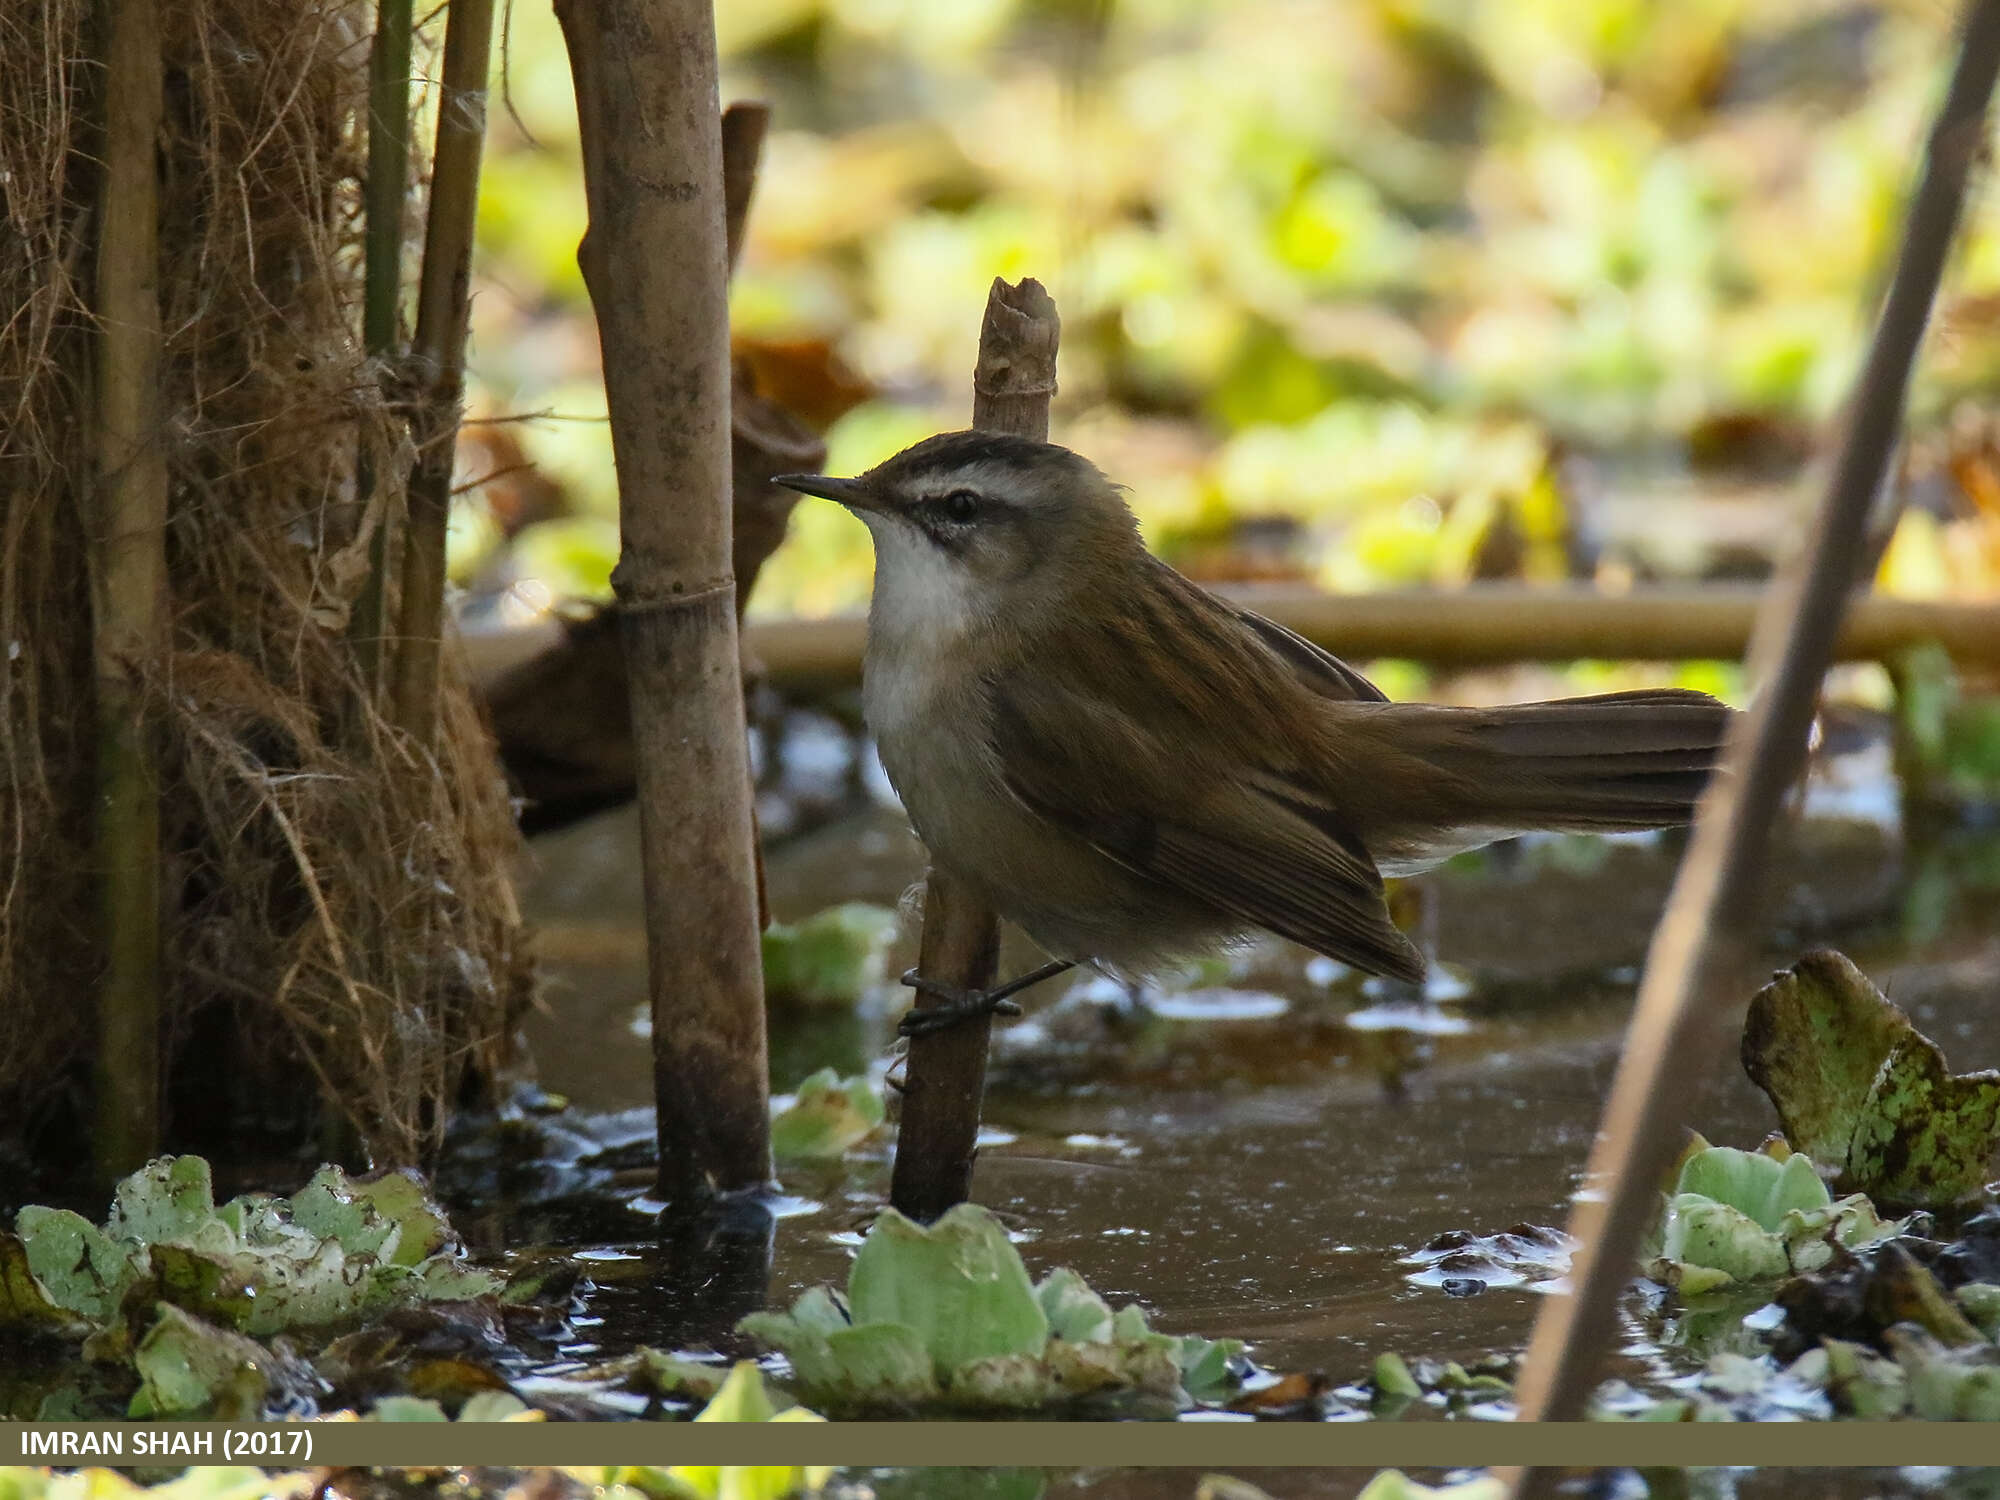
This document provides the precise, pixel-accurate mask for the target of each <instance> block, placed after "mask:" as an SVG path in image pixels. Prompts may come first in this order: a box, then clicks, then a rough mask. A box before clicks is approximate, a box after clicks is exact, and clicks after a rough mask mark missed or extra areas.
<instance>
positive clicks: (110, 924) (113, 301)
mask: <svg viewBox="0 0 2000 1500" xmlns="http://www.w3.org/2000/svg"><path fill="white" fill-rule="evenodd" d="M100 15H101V17H102V24H103V27H104V30H103V33H102V37H101V40H102V46H103V56H104V101H105V131H104V176H103V185H102V190H101V194H100V197H99V202H98V218H97V268H96V302H97V309H96V310H97V323H98V341H97V431H96V434H95V439H96V450H97V455H96V456H97V480H98V494H97V511H96V514H95V516H94V517H93V526H92V535H91V568H90V581H91V615H92V619H93V621H94V624H95V634H94V640H93V651H94V655H95V659H96V674H97V729H98V737H97V785H98V798H97V859H98V882H99V884H98V911H99V920H100V923H101V932H102V938H103V943H104V973H103V977H102V979H101V980H100V982H99V986H98V995H97V1005H98V1035H97V1057H96V1084H97V1100H96V1109H97V1116H96V1128H95V1136H94V1139H93V1141H92V1146H93V1152H94V1159H95V1165H96V1170H97V1174H98V1176H99V1178H100V1179H102V1180H104V1181H115V1180H116V1179H117V1178H118V1177H120V1176H122V1175H124V1174H125V1173H126V1172H129V1171H131V1170H132V1169H133V1168H135V1167H137V1166H140V1165H142V1164H143V1163H144V1162H145V1161H146V1160H147V1159H148V1158H149V1157H151V1156H152V1155H153V1154H154V1153H155V1152H156V1151H157V1150H158V1149H159V1143H160V799H159V791H160V789H159V768H158V764H157V757H156V752H155V747H154V744H153V737H152V734H151V731H150V728H149V725H148V720H147V714H146V709H145V697H146V692H147V688H148V684H149V682H150V680H151V679H152V678H153V677H154V675H155V673H156V672H157V670H158V668H159V666H160V664H161V662H162V661H163V659H164V657H165V654H166V650H167V637H168V631H169V620H168V611H167V554H166V525H167V458H166V450H165V448H164V447H162V445H161V442H160V425H161V403H160V367H161V362H162V361H161V348H162V342H161V331H160V258H159V178H158V168H157V166H156V164H155V153H156V150H157V147H158V142H159V137H160V130H161V127H162V123H163V117H164V113H165V108H166V105H165V69H164V64H163V62H162V60H161V55H160V19H159V14H158V12H157V10H156V8H155V4H154V0H110V3H108V4H106V5H105V6H104V7H103V9H102V11H101V12H100Z"/></svg>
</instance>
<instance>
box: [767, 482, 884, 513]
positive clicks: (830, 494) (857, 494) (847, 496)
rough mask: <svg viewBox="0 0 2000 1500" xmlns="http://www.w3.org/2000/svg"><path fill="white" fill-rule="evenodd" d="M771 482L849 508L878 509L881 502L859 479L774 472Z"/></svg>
mask: <svg viewBox="0 0 2000 1500" xmlns="http://www.w3.org/2000/svg"><path fill="white" fill-rule="evenodd" d="M771 483H773V484H781V485H783V486H784V487H785V488H786V489H788V490H797V491H798V492H799V493H800V494H801V495H817V496H819V497H820V499H822V500H831V501H834V502H835V503H836V504H839V505H844V506H846V507H847V508H848V509H849V510H880V509H881V508H882V502H881V501H879V500H877V499H876V498H875V496H874V494H873V493H872V492H871V491H870V490H869V488H868V486H867V485H866V484H864V483H863V482H862V481H861V480H859V479H836V478H834V477H833V476H832V475H831V474H775V475H773V476H772V477H771Z"/></svg>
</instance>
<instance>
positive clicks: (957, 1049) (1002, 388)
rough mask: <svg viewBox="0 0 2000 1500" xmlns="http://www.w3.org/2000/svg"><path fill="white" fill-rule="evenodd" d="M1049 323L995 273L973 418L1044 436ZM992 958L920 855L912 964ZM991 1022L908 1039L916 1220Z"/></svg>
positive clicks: (950, 974) (1030, 289)
mask: <svg viewBox="0 0 2000 1500" xmlns="http://www.w3.org/2000/svg"><path fill="white" fill-rule="evenodd" d="M1061 332H1062V324H1061V321H1060V320H1059V319H1058V318H1057V316H1056V305H1055V302H1054V300H1053V299H1052V298H1050V296H1049V294H1048V293H1047V292H1046V291H1045V290H1043V288H1042V284H1041V283H1040V282H1038V281H1035V280H1034V279H1032V278H1023V279H1022V281H1021V282H1020V284H1019V285H1017V286H1009V285H1008V284H1007V283H1006V282H1004V281H1001V280H999V279H998V278H995V280H994V282H993V289H992V291H991V292H990V293H988V295H987V299H986V317H985V320H984V322H983V323H982V325H981V327H980V330H979V363H978V364H977V366H976V367H975V368H974V370H973V376H972V392H973V395H972V425H973V426H974V427H979V428H984V429H985V430H987V431H989V432H1011V433H1016V434H1018V435H1020V436H1022V437H1031V438H1036V439H1040V440H1043V441H1046V440H1047V438H1048V435H1049V398H1050V397H1051V396H1053V395H1054V394H1055V389H1056V345H1057V343H1058V341H1059V339H1060V336H1061ZM999 957H1000V922H999V918H997V917H996V916H995V915H994V914H993V913H992V912H991V911H990V910H988V909H987V908H986V907H985V906H984V905H983V904H982V903H981V902H980V901H979V900H978V899H977V898H976V897H975V896H974V895H973V894H972V893H971V892H970V891H969V890H967V889H966V887H965V886H963V885H961V884H960V883H959V882H958V881H956V880H954V879H953V878H952V877H951V876H950V875H948V874H946V873H945V872H944V871H943V870H940V869H938V868H937V867H936V866H932V867H931V870H930V872H929V874H928V875H927V877H926V879H925V886H924V934H923V941H922V945H921V947H920V949H919V952H918V958H917V968H918V971H919V972H920V973H922V974H923V975H924V976H925V977H926V978H930V979H935V980H938V981H940V982H942V983H944V984H948V985H954V986H957V987H959V988H961V989H985V988H987V987H988V986H990V985H991V984H992V983H993V979H994V968H995V965H996V964H997V963H998V962H999ZM938 1003H940V1002H938V1001H937V1000H936V999H934V998H932V997H929V996H925V995H921V994H920V995H919V997H918V1000H917V1005H918V1006H919V1007H920V1008H922V1007H927V1006H931V1005H935V1004H938ZM992 1030H993V1021H992V1017H990V1016H981V1017H979V1018H978V1019H977V1020H973V1021H968V1022H965V1023H964V1024H962V1025H958V1026H953V1027H951V1028H950V1029H949V1030H946V1031H941V1032H937V1033H934V1034H932V1035H929V1036H920V1037H917V1038H915V1039H913V1040H912V1041H911V1043H910V1056H909V1064H908V1067H907V1068H906V1069H905V1082H904V1086H903V1110H902V1120H901V1123H900V1125H899V1126H898V1128H897V1132H896V1163H895V1167H894V1169H893V1171H892V1173H891V1178H890V1186H889V1201H890V1203H891V1204H893V1205H894V1206H895V1208H896V1210H897V1211H898V1212H900V1213H902V1214H905V1215H907V1216H908V1217H910V1218H912V1219H916V1220H918V1221H919V1222H923V1223H928V1222H929V1221H930V1220H932V1219H935V1218H937V1217H938V1216H939V1215H940V1214H942V1213H944V1212H945V1211H946V1210H947V1209H949V1208H951V1207H952V1205H954V1204H957V1203H963V1202H965V1201H966V1199H967V1198H969V1197H970V1196H971V1194H972V1164H973V1158H974V1156H975V1154H976V1148H977V1144H978V1137H979V1104H980V1098H981V1096H982V1095H983V1094H984V1093H985V1090H986V1048H987V1043H988V1040H989V1038H990V1035H991V1032H992Z"/></svg>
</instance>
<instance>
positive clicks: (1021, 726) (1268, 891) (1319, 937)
mask: <svg viewBox="0 0 2000 1500" xmlns="http://www.w3.org/2000/svg"><path fill="white" fill-rule="evenodd" d="M989 691H990V694H991V705H992V721H991V722H992V733H993V736H994V742H995V749H996V750H997V751H998V758H999V761H1000V764H1001V766H1002V767H1003V768H1004V770H1003V777H1004V780H1005V782H1006V785H1007V788H1008V790H1009V791H1010V792H1011V793H1012V794H1013V795H1014V796H1015V797H1017V798H1018V799H1020V801H1021V803H1022V805H1023V806H1025V807H1026V808H1028V809H1029V810H1030V811H1031V812H1033V813H1035V814H1036V815H1037V816H1039V817H1042V818H1045V819H1047V820H1048V821H1049V822H1051V823H1053V824H1055V825H1056V826H1057V827H1059V828H1062V829H1064V830H1066V831H1067V832H1069V833H1072V834H1074V835H1076V836H1077V837H1079V838H1081V839H1083V840H1085V841H1086V842H1087V843H1089V844H1090V845H1091V846H1092V847H1093V848H1095V849H1097V850H1098V851H1099V852H1100V853H1102V854H1104V855H1105V856H1106V857H1107V858H1109V859H1112V860H1115V861H1117V862H1118V863H1119V864H1121V865H1123V866H1124V867H1125V868H1127V869H1128V870H1131V871H1133V872H1134V873H1135V874H1139V875H1143V876H1145V877H1147V878H1149V879H1152V880H1157V881H1160V882H1161V883H1163V884H1165V885H1168V886H1171V887H1173V888H1174V889H1176V890H1178V891H1181V892H1183V893H1184V894H1186V895H1189V896H1192V897H1194V898H1195V899H1196V900H1198V901H1200V902H1202V903H1204V904H1206V905H1208V906H1212V907H1214V908H1215V909H1216V910H1218V911H1220V912H1223V913H1226V914H1227V915H1229V916H1231V917H1234V918H1236V919H1237V920H1239V921H1241V922H1242V923H1243V924H1244V925H1245V926H1246V927H1248V926H1256V927H1263V928H1266V929H1268V930H1269V931H1271V932H1275V933H1277V934H1278V935H1279V936H1280V937H1285V938H1290V939H1291V940H1292V941H1293V942H1296V943H1303V944H1304V945H1305V946H1306V947H1308V948H1311V949H1313V950H1314V951H1315V952H1319V953H1324V954H1326V955H1328V956H1329V957H1331V958H1337V959H1339V960H1340V961H1341V962H1343V963H1347V964H1352V965H1354V966H1355V967H1357V968H1361V969H1365V970H1368V971H1369V972H1371V973H1376V974H1391V975H1394V976H1396V977H1397V978H1400V979H1410V980H1417V979H1421V978H1422V977H1423V973H1424V963H1423V959H1422V957H1421V956H1420V955H1419V954H1418V952H1417V950H1416V949H1415V948H1414V947H1413V946H1411V944H1410V941H1409V939H1407V938H1406V937H1404V936H1403V934H1402V933H1401V932H1399V931H1397V930H1396V926H1395V924H1394V923H1393V922H1391V921H1390V920H1389V911H1388V907H1387V906H1386V904H1385V903H1384V901H1383V897H1382V878H1381V876H1380V875H1379V874H1378V873H1377V872H1376V869H1375V865H1374V863H1373V861H1372V860H1370V859H1369V857H1368V854H1367V851H1366V850H1364V849H1363V848H1362V847H1361V846H1360V845H1359V844H1358V843H1357V842H1355V841H1354V840H1352V839H1350V838H1344V837H1341V836H1340V834H1339V833H1338V831H1337V829H1335V828H1333V827H1332V826H1331V825H1323V824H1321V823H1318V822H1315V821H1313V820H1311V819H1309V818H1308V817H1307V816H1304V815H1302V810H1301V809H1299V808H1297V807H1295V806H1294V805H1293V804H1292V802H1291V800H1290V799H1289V798H1288V797H1286V796H1284V795H1282V791H1283V789H1284V785H1285V784H1284V783H1283V782H1282V780H1281V779H1278V778H1275V777H1270V776H1268V774H1267V773H1263V772H1258V771H1251V772H1250V773H1249V774H1248V775H1246V776H1241V777H1228V778H1225V779H1223V780H1220V781H1217V780H1215V779H1214V778H1213V777H1212V776H1209V777H1206V778H1205V777H1204V772H1205V771H1209V772H1212V771H1214V770H1215V769H1216V768H1214V767H1212V766H1210V767H1202V766H1200V765H1197V764H1190V765H1189V766H1188V767H1187V770H1186V773H1185V775H1184V776H1183V777H1182V778H1178V779H1176V780H1175V781H1174V782H1173V783H1171V784H1161V782H1160V781H1159V779H1158V777H1157V775H1156V774H1155V775H1149V774H1148V770H1147V768H1146V767H1145V766H1144V765H1143V764H1141V763H1137V762H1131V763H1130V769H1131V773H1132V774H1130V775H1127V776H1120V777H1118V778H1116V779H1111V778H1106V777H1105V776H1104V775H1103V774H1102V773H1101V771H1100V772H1096V773H1090V772H1086V771H1085V770H1084V769H1083V768H1082V767H1081V766H1080V765H1079V764H1078V761H1079V757H1080V756H1081V755H1083V754H1088V753H1089V746H1088V739H1087V737H1088V736H1089V735H1090V734H1091V733H1092V731H1091V730H1090V729H1089V728H1087V727H1085V726H1089V725H1092V724H1095V725H1096V732H1097V733H1098V734H1101V735H1103V736H1104V737H1105V738H1106V741H1107V744H1106V755H1107V758H1108V759H1111V760H1112V761H1113V763H1116V764H1120V766H1121V770H1122V769H1125V768H1126V765H1127V762H1125V761H1122V760H1120V759H1119V757H1118V754H1117V747H1118V745H1119V744H1120V743H1128V744H1129V743H1130V739H1129V736H1130V735H1131V734H1132V733H1133V732H1134V731H1130V730H1126V729H1124V728H1123V727H1122V726H1120V727H1115V728H1114V727H1112V726H1109V725H1107V724H1106V723H1105V717H1106V715H1107V713H1108V712H1111V711H1110V710H1107V708H1106V706H1105V705H1104V704H1103V703H1101V702H1096V703H1091V702H1085V701H1083V700H1080V699H1077V698H1074V697H1073V696H1067V695H1065V694H1064V693H1063V691H1062V689H1061V687H1060V684H1059V681H1058V680H1057V679H1054V678H1052V677H1051V676H1050V675H1049V674H1035V675H1032V676H1031V675H1028V674H1025V673H1023V674H1018V675H1015V676H1014V677H1013V678H1012V679H1011V680H1009V681H1006V682H1000V683H992V684H989ZM1205 781H1206V784H1204V782H1205Z"/></svg>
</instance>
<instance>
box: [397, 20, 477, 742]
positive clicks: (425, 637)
mask: <svg viewBox="0 0 2000 1500" xmlns="http://www.w3.org/2000/svg"><path fill="white" fill-rule="evenodd" d="M492 43H493V0H451V5H450V8H449V9H448V10H447V12H446V19H445V31H444V70H443V78H442V86H441V87H440V89H439V92H438V111H437V144H436V146H435V147H434V148H433V151H432V156H431V202H430V213H429V216H428V218H427V219H426V222H425V228H424V261H423V269H422V271H421V272H420V273H419V276H418V281H417V330H416V337H415V339H414V340H413V341H412V343H411V346H410V354H411V363H412V365H413V367H414V371H415V376H416V384H417V392H416V407H415V410H414V411H413V412H412V413H411V424H410V425H411V435H412V436H413V437H414V438H415V440H416V445H417V456H416V462H415V463H414V464H413V465H412V467H411V470H410V487H409V493H408V500H407V503H408V506H409V526H408V529H407V531H406V532H405V534H404V538H403V589H402V599H401V601H400V604H401V619H400V620H399V622H398V628H397V631H396V634H397V637H398V639H397V643H396V675H395V682H396V692H395V712H394V713H393V715H392V717H393V718H394V720H395V722H396V724H397V726H398V727H399V728H401V729H402V730H403V731H404V733H406V734H408V735H410V736H412V737H413V738H414V739H416V741H417V742H418V743H419V744H421V745H424V746H426V747H428V746H429V745H430V744H431V743H432V741H433V740H434V739H435V737H436V733H437V722H438V670H439V669H438V658H439V654H440V652H441V651H442V650H443V634H444V575H445V534H446V531H447V530H448V528H449V526H450V523H451V478H452V459H453V456H454V453H455V451H456V449H457V446H458V419H459V406H460V403H461V402H462V401H463V400H464V397H465V333H466V325H467V322H468V319H469V317H470V312H471V300H472V234H473V222H474V219H475V217H476V215H477V212H478V207H479V157H480V152H481V150H482V148H483V147H484V145H485V142H486V81H487V69H488V59H489V55H490V53H491V51H492Z"/></svg>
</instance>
